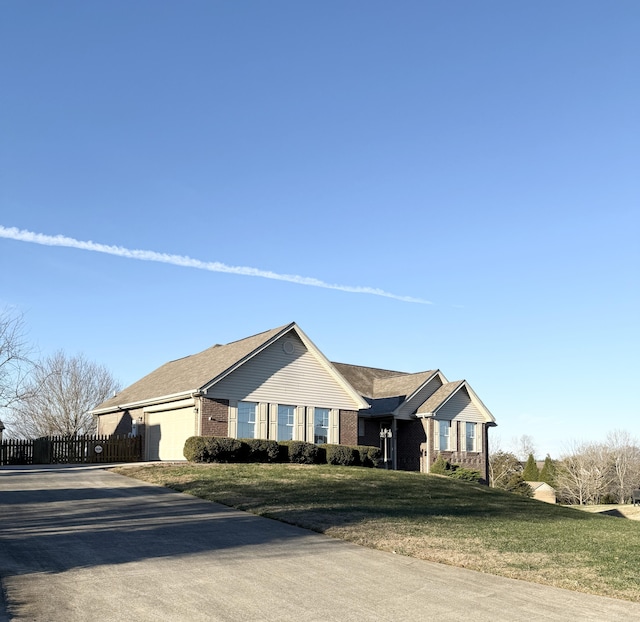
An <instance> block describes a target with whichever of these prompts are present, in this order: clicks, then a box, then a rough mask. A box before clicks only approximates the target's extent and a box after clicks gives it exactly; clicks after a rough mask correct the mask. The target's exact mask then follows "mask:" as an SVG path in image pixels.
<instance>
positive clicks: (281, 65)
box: [0, 0, 640, 457]
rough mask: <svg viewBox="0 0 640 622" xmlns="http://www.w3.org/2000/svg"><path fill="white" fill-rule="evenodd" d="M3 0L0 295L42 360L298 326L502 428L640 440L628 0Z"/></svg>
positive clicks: (638, 19) (638, 120)
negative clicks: (32, 236)
mask: <svg viewBox="0 0 640 622" xmlns="http://www.w3.org/2000/svg"><path fill="white" fill-rule="evenodd" d="M0 11H1V13H2V19H1V20H0V83H2V84H3V89H2V91H3V92H2V99H1V100H0V135H1V136H2V140H1V141H0V174H1V177H0V227H2V228H3V232H4V233H3V235H2V236H0V266H1V268H2V269H1V270H0V306H8V307H10V308H13V309H15V310H17V311H19V312H22V313H24V316H25V321H26V324H27V327H28V331H29V332H28V337H29V340H30V341H31V342H32V343H34V344H35V345H36V346H37V348H38V351H39V352H40V353H41V354H43V355H46V354H49V353H51V352H53V351H55V350H58V349H64V350H65V351H66V352H67V353H69V354H76V353H80V352H82V353H84V354H85V355H86V356H87V357H88V358H90V359H92V360H95V361H96V362H99V363H103V364H105V365H106V366H107V367H108V368H109V369H110V370H111V371H112V372H113V374H114V375H115V376H116V377H117V378H118V379H119V380H120V381H121V382H122V383H123V384H125V385H126V384H129V383H131V382H133V381H135V380H137V379H138V378H139V377H141V376H142V375H144V374H146V373H148V372H149V371H151V370H153V369H154V368H155V367H157V366H159V365H160V364H162V363H164V362H166V361H167V360H171V359H174V358H178V357H181V356H185V355H187V354H191V353H194V352H197V351H200V350H203V349H205V348H206V347H208V346H210V345H212V344H214V343H226V342H228V341H233V340H236V339H240V338H242V337H245V336H248V335H251V334H254V333H256V332H260V331H263V330H267V329H269V328H273V327H275V326H280V325H283V324H286V323H288V322H290V321H296V322H297V323H298V324H299V325H300V326H301V327H302V329H303V330H304V331H305V332H306V333H307V334H308V335H309V336H310V338H311V339H312V340H313V341H314V342H315V343H316V345H317V346H318V347H319V348H320V349H321V350H322V351H323V352H324V353H325V354H326V355H327V357H329V359H331V360H335V361H340V362H346V363H353V364H360V365H370V366H375V367H384V368H388V369H397V370H401V371H421V370H425V369H436V368H439V369H441V370H442V371H443V373H444V374H445V375H446V376H447V377H448V378H449V379H450V380H457V379H462V378H465V379H466V380H468V381H469V383H470V384H471V386H472V387H473V388H474V389H475V391H476V392H477V393H478V395H479V396H480V397H481V399H482V400H483V401H484V402H485V404H486V405H487V407H488V408H489V409H490V410H491V411H492V413H493V414H494V416H495V417H496V419H497V422H498V424H499V426H498V428H497V429H495V430H493V431H492V432H494V433H495V434H494V436H496V437H499V439H500V444H501V446H502V447H503V448H508V447H509V445H510V443H511V439H512V438H514V437H517V436H520V435H523V434H527V435H530V436H532V437H533V439H534V441H535V444H536V447H537V453H538V454H539V455H540V456H541V457H544V455H545V454H546V453H547V452H550V453H551V454H552V455H553V456H554V457H557V456H558V455H559V454H560V453H562V451H563V449H564V448H566V447H567V446H568V444H569V443H570V442H572V441H591V440H599V439H601V438H603V437H604V436H606V434H607V432H609V431H611V430H614V429H624V430H627V431H629V432H630V433H631V434H632V435H634V436H636V437H640V407H639V406H638V398H637V394H636V391H637V387H638V377H639V376H640V364H639V363H638V352H639V350H640V336H639V328H638V318H639V317H640V295H639V285H640V283H639V278H638V267H639V265H640V250H639V249H640V245H639V244H638V235H639V233H640V209H639V207H640V205H639V204H640V176H639V175H638V171H639V170H640V158H639V148H638V145H639V144H640V142H639V135H640V115H639V114H638V111H639V110H640V72H639V70H638V59H639V58H640V36H639V27H640V4H638V3H637V2H636V1H635V0H633V1H628V2H625V1H617V2H614V3H607V4H604V3H602V2H589V1H585V0H581V1H579V2H578V1H575V2H574V1H566V2H561V3H557V2H550V1H549V2H535V3H534V2H529V3H524V2H519V3H516V2H510V1H486V2H477V1H475V0H469V1H464V0H459V1H456V2H445V1H440V2H435V1H425V0H420V1H415V2H414V1H408V0H398V1H395V2H376V1H372V0H366V1H364V0H363V1H355V0H341V1H339V2H338V1H332V0H324V1H323V2H298V1H293V0H292V1H279V0H272V1H269V2H265V1H262V2H258V1H250V0H249V1H246V2H231V1H228V2H210V1H206V2H205V1H190V2H165V1H160V0H153V1H151V0H150V1H139V0H133V1H131V0H127V1H126V2H121V1H117V0H115V1H110V2H84V1H65V0H60V1H58V2H55V3H53V2H45V1H37V0H34V1H31V2H28V3H27V2H16V1H13V2H12V1H7V0H3V1H2V2H0ZM13 228H16V229H18V230H21V231H28V232H33V233H36V234H41V235H44V236H56V235H63V236H66V237H68V238H71V239H73V240H77V241H81V242H87V241H93V242H94V243H96V244H102V245H111V246H118V247H121V248H123V249H142V250H148V251H154V252H156V253H165V254H169V255H175V256H179V257H185V256H188V257H191V258H193V259H196V260H199V261H201V262H205V263H206V262H220V263H222V264H224V265H226V266H246V267H250V268H255V269H257V270H258V271H262V272H269V271H270V272H273V273H276V274H279V275H282V274H286V275H297V276H300V277H307V278H311V279H318V280H320V281H322V282H324V283H328V284H338V285H346V286H350V287H355V288H373V289H380V290H383V291H384V292H389V293H392V294H395V295H398V296H400V297H410V298H416V299H420V300H424V301H429V302H430V303H431V304H422V303H419V302H406V301H403V300H399V299H394V298H388V297H383V296H379V295H375V294H370V293H354V292H350V291H341V290H334V289H327V288H322V287H315V286H310V285H303V284H298V283H295V282H288V281H280V280H274V279H265V278H262V277H259V276H246V275H243V274H235V273H233V272H227V273H225V272H212V271H209V270H200V269H196V268H193V267H182V266H178V265H173V264H171V263H159V262H155V261H139V260H136V259H130V258H127V257H125V256H118V255H110V254H104V253H100V252H94V251H91V250H83V249H79V248H71V247H66V246H49V245H42V244H36V243H33V242H31V241H25V239H26V238H25V237H24V235H23V239H15V238H16V236H15V235H13V234H8V233H7V231H12V230H13ZM12 235H13V237H12ZM17 237H18V238H19V237H20V236H17Z"/></svg>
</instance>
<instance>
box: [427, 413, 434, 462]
mask: <svg viewBox="0 0 640 622" xmlns="http://www.w3.org/2000/svg"><path fill="white" fill-rule="evenodd" d="M432 436H433V419H431V417H427V470H426V473H431V441H432Z"/></svg>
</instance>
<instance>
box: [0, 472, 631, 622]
mask: <svg viewBox="0 0 640 622" xmlns="http://www.w3.org/2000/svg"><path fill="white" fill-rule="evenodd" d="M0 578H1V581H2V595H3V599H4V604H0V621H1V620H29V621H43V622H45V621H46V622H57V621H64V622H74V621H79V622H80V621H81V622H86V621H87V620H100V621H101V622H108V621H111V620H113V621H118V622H120V621H123V620H124V621H128V622H137V621H146V620H149V621H153V622H159V621H162V620H170V621H181V620H184V621H188V622H191V621H198V620H221V621H236V620H237V621H243V622H247V621H253V620H256V621H258V620H259V621H271V620H273V621H279V622H282V621H286V620H305V621H316V620H317V621H323V622H326V621H330V620H340V621H345V622H346V621H350V620H353V621H357V622H367V621H369V620H371V621H373V620H375V621H385V620H389V621H392V620H393V621H400V620H413V621H415V620H418V621H420V620H444V621H447V620H465V621H467V620H469V619H471V620H473V621H474V622H481V621H484V620H486V621H489V620H491V621H492V622H493V621H496V620H508V621H511V622H513V621H518V620H527V621H530V620H563V621H565V620H568V619H576V620H581V621H583V620H598V621H602V620H607V621H613V620H625V621H627V622H628V620H631V619H640V605H639V604H633V603H628V602H624V601H618V600H612V599H607V598H600V597H595V596H588V595H584V594H578V593H574V592H568V591H564V590H558V589H554V588H548V587H542V586H539V585H534V584H529V583H524V582H520V581H514V580H509V579H502V578H499V577H493V576H490V575H484V574H480V573H476V572H472V571H467V570H461V569H457V568H452V567H449V566H441V565H438V564H433V563H428V562H422V561H418V560H414V559H411V558H407V557H401V556H397V555H393V554H389V553H383V552H380V551H372V550H368V549H365V548H361V547H358V546H355V545H352V544H348V543H345V542H340V541H337V540H332V539H331V538H328V537H325V536H323V535H320V534H316V533H312V532H309V531H306V530H304V529H298V528H296V527H291V526H289V525H284V524H282V523H278V522H276V521H272V520H269V519H264V518H259V517H256V516H252V515H251V514H246V513H244V512H239V511H236V510H232V509H229V508H226V507H224V506H220V505H217V504H214V503H207V502H204V501H199V500H197V499H194V498H192V497H189V496H187V495H182V494H178V493H174V492H170V491H168V490H166V489H164V488H160V487H154V486H149V485H146V484H142V483H140V482H137V481H135V480H131V479H128V478H126V477H122V476H120V475H115V474H113V473H109V472H107V471H105V470H103V469H101V468H96V467H87V466H50V467H48V466H47V467H13V468H11V467H2V468H0Z"/></svg>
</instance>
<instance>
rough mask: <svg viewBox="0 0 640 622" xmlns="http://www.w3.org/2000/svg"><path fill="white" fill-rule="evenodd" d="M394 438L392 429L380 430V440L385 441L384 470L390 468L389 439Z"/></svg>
mask: <svg viewBox="0 0 640 622" xmlns="http://www.w3.org/2000/svg"><path fill="white" fill-rule="evenodd" d="M392 437H393V434H392V433H391V428H381V429H380V438H381V439H382V440H383V441H384V468H385V469H388V468H389V453H388V451H387V444H388V442H389V439H390V438H392Z"/></svg>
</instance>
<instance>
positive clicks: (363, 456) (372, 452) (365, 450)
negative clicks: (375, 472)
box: [356, 445, 382, 468]
mask: <svg viewBox="0 0 640 622" xmlns="http://www.w3.org/2000/svg"><path fill="white" fill-rule="evenodd" d="M356 451H357V452H358V454H359V455H360V464H361V465H362V466H364V467H372V468H373V467H377V466H379V465H380V460H382V451H381V450H380V448H379V447H373V446H371V445H358V446H357V447H356Z"/></svg>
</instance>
